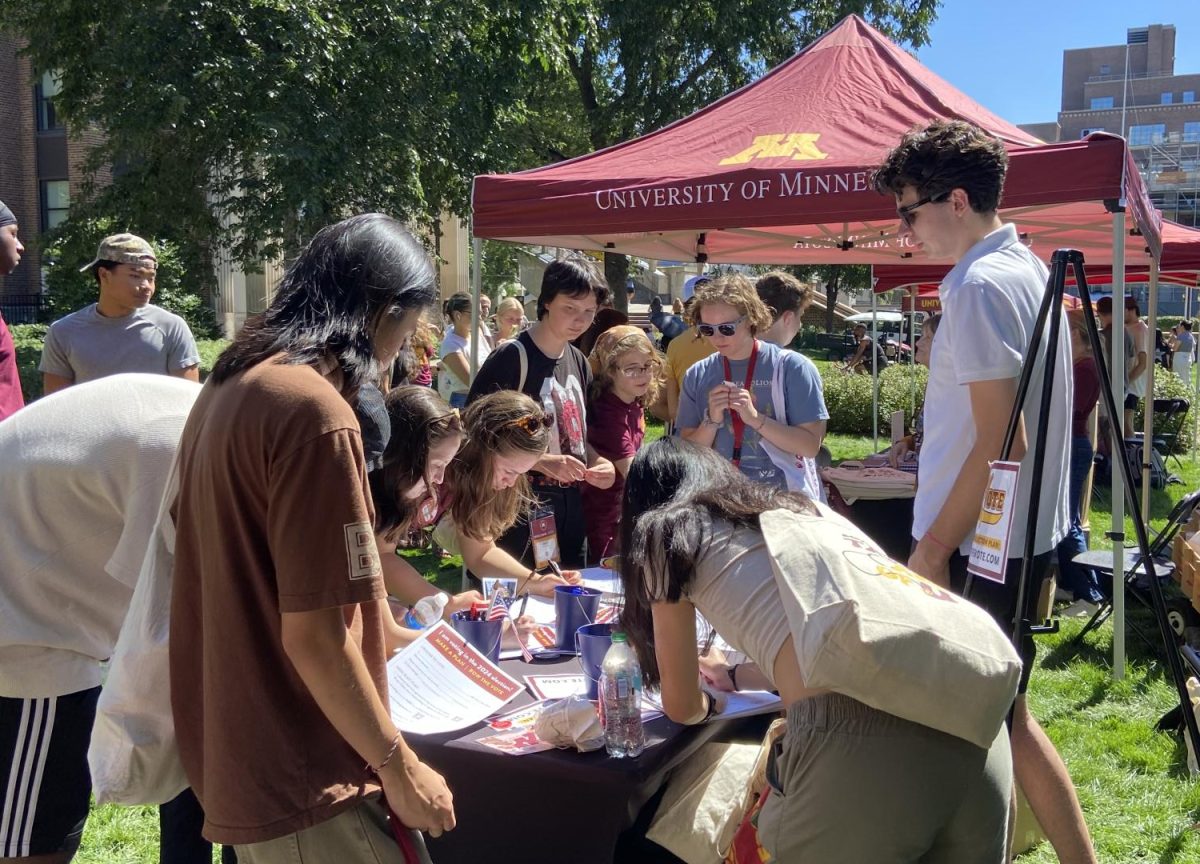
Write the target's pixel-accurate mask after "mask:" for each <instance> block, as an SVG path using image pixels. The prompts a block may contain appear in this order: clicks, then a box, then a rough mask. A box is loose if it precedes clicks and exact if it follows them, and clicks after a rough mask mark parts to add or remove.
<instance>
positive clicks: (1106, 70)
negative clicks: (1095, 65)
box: [1100, 63, 1112, 75]
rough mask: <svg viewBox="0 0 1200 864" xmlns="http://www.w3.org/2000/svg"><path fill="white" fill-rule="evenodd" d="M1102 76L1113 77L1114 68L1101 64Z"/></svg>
mask: <svg viewBox="0 0 1200 864" xmlns="http://www.w3.org/2000/svg"><path fill="white" fill-rule="evenodd" d="M1100 74H1101V75H1111V74H1112V67H1111V66H1109V65H1108V64H1107V63H1101V64H1100Z"/></svg>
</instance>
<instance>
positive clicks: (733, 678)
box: [729, 663, 742, 693]
mask: <svg viewBox="0 0 1200 864" xmlns="http://www.w3.org/2000/svg"><path fill="white" fill-rule="evenodd" d="M741 665H742V664H741V663H735V664H734V665H732V666H730V667H729V683H730V684H732V685H733V692H734V693H736V692H737V689H738V686H737V670H738V667H739V666H741Z"/></svg>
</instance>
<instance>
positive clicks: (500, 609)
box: [484, 591, 508, 621]
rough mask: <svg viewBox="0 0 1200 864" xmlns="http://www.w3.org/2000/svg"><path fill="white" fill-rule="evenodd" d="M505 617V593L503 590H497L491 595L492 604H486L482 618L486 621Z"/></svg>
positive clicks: (506, 614) (506, 608)
mask: <svg viewBox="0 0 1200 864" xmlns="http://www.w3.org/2000/svg"><path fill="white" fill-rule="evenodd" d="M507 617H508V603H507V602H506V594H505V592H503V591H497V592H496V593H495V594H493V595H492V605H490V606H488V610H487V614H486V615H484V618H486V619H487V620H488V621H496V620H498V619H500V618H507Z"/></svg>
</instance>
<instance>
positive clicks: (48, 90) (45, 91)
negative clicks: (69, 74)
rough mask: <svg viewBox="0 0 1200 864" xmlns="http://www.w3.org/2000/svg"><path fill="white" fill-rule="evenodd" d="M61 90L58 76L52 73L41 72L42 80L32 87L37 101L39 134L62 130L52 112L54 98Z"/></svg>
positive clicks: (56, 115)
mask: <svg viewBox="0 0 1200 864" xmlns="http://www.w3.org/2000/svg"><path fill="white" fill-rule="evenodd" d="M61 90H62V85H61V83H60V82H59V80H58V75H57V74H55V73H54V72H43V73H42V78H41V80H40V81H38V83H37V86H36V87H34V91H35V98H36V99H37V124H38V126H37V128H38V131H39V132H49V131H51V130H54V129H62V128H63V124H62V123H61V122H59V119H58V114H57V112H55V110H54V97H55V96H57V95H58V94H59V92H60V91H61Z"/></svg>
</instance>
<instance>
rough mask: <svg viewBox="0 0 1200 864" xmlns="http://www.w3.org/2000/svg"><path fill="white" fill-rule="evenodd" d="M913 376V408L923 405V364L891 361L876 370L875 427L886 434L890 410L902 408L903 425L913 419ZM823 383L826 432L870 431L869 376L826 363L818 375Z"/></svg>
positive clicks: (887, 432) (926, 374)
mask: <svg viewBox="0 0 1200 864" xmlns="http://www.w3.org/2000/svg"><path fill="white" fill-rule="evenodd" d="M914 376H915V378H916V402H917V405H916V410H917V412H920V410H921V407H922V406H923V405H924V404H925V383H926V381H927V380H928V377H929V373H928V371H927V370H926V369H925V367H924V366H916V367H912V366H902V365H899V364H895V365H892V366H889V367H888V368H886V369H884V370H883V371H882V372H880V373H879V429H880V431H881V433H883V434H884V435H888V434H890V432H889V429H890V427H889V423H890V421H891V416H892V413H893V412H895V411H903V412H904V418H905V424H906V425H907V426H908V427H909V428H911V427H912V421H913V416H914V414H913V411H912V386H913V383H912V382H913V377H914ZM822 378H823V381H824V385H825V407H826V408H827V409H828V410H829V424H828V429H829V431H830V432H836V433H839V434H842V435H870V434H871V402H872V398H871V376H870V375H857V374H850V375H848V374H846V373H844V372H840V371H838V369H837V367H835V366H832V365H831V366H827V367H826V368H825V371H824V373H823V375H822Z"/></svg>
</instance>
